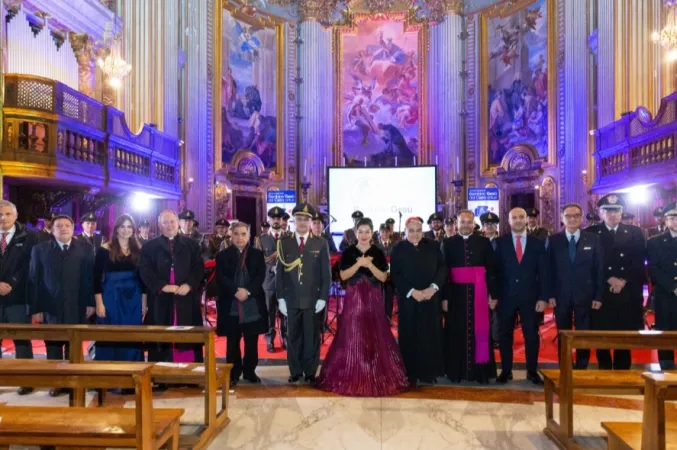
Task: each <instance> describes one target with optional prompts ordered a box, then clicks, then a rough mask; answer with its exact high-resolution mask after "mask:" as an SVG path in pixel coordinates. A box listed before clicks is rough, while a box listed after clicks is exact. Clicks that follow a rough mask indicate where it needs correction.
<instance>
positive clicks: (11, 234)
mask: <svg viewBox="0 0 677 450" xmlns="http://www.w3.org/2000/svg"><path fill="white" fill-rule="evenodd" d="M2 233H7V236H5V241H6V242H7V245H9V243H10V242H11V240H12V238H13V237H14V234H15V233H16V225H12V228H11V229H10V230H9V231H2V232H0V236H2Z"/></svg>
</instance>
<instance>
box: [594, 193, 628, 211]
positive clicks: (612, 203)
mask: <svg viewBox="0 0 677 450" xmlns="http://www.w3.org/2000/svg"><path fill="white" fill-rule="evenodd" d="M597 206H598V207H599V208H601V209H611V210H616V209H623V207H624V206H625V200H624V199H623V197H622V196H621V195H618V194H607V195H605V196H604V197H602V198H600V199H599V201H598V202H597Z"/></svg>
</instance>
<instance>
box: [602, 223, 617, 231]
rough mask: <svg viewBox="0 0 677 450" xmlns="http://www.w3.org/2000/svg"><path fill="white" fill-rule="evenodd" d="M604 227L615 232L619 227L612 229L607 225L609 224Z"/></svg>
mask: <svg viewBox="0 0 677 450" xmlns="http://www.w3.org/2000/svg"><path fill="white" fill-rule="evenodd" d="M604 226H605V227H606V229H607V230H609V231H614V232H615V231H618V225H616V227H614V228H611V227H610V226H609V225H607V224H604Z"/></svg>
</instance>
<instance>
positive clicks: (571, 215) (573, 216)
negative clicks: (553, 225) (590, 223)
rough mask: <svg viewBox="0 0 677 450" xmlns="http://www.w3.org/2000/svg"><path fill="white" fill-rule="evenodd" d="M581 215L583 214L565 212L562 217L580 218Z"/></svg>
mask: <svg viewBox="0 0 677 450" xmlns="http://www.w3.org/2000/svg"><path fill="white" fill-rule="evenodd" d="M581 217H583V214H565V215H564V218H565V219H580V218H581Z"/></svg>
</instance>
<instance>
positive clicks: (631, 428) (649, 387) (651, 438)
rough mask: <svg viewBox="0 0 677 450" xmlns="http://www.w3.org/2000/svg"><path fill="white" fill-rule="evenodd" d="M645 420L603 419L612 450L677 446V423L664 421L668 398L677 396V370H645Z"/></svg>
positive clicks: (665, 449)
mask: <svg viewBox="0 0 677 450" xmlns="http://www.w3.org/2000/svg"><path fill="white" fill-rule="evenodd" d="M642 378H643V379H644V381H645V389H644V414H643V417H642V422H602V428H604V429H605V430H606V432H607V435H608V442H609V449H610V450H626V449H627V450H673V449H677V423H675V422H672V423H668V424H666V423H665V401H666V400H668V401H669V400H677V374H674V373H644V374H643V375H642Z"/></svg>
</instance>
